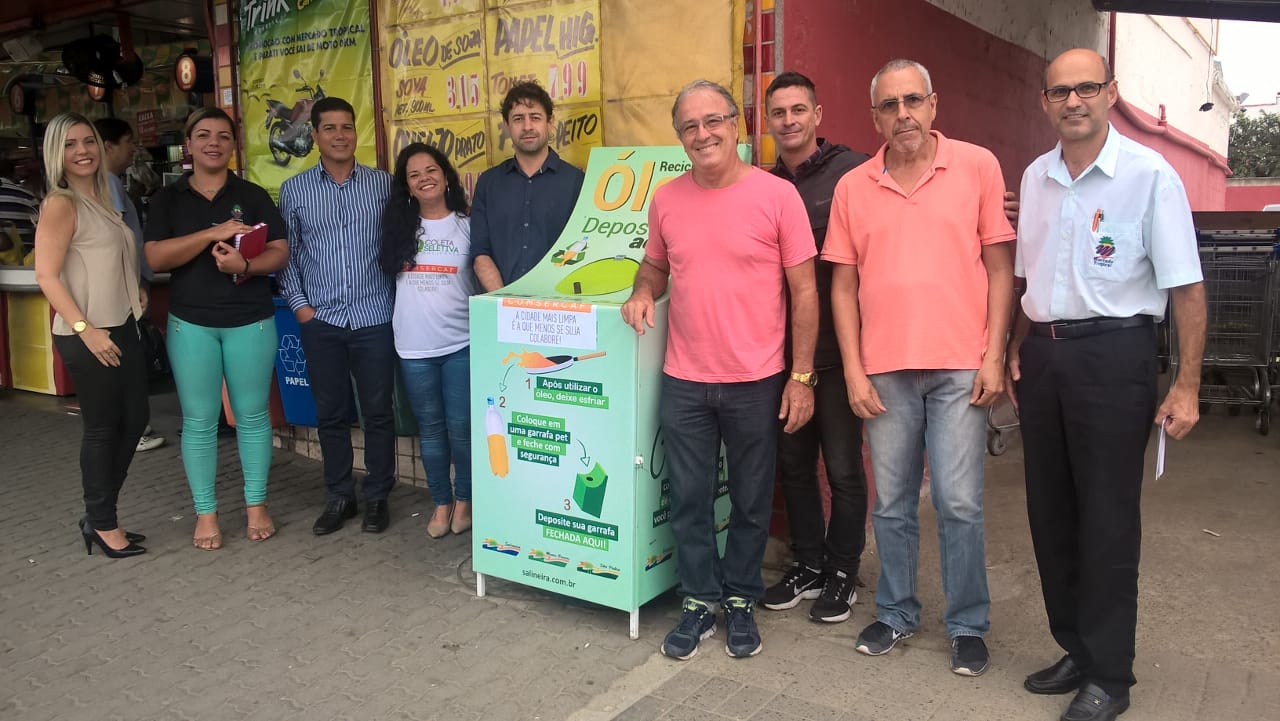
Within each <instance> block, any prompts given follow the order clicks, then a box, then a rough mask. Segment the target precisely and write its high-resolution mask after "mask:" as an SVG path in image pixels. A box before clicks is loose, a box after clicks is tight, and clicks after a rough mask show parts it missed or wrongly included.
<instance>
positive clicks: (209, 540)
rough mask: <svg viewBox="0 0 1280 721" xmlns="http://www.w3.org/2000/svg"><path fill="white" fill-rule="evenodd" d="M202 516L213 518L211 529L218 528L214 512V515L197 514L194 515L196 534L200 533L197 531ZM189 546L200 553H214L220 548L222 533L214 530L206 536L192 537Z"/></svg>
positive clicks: (216, 515) (216, 516)
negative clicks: (200, 551) (197, 549)
mask: <svg viewBox="0 0 1280 721" xmlns="http://www.w3.org/2000/svg"><path fill="white" fill-rule="evenodd" d="M204 516H213V523H214V526H213V527H214V528H215V529H216V528H217V527H218V514H217V513H216V512H215V513H198V514H196V533H199V532H200V531H199V528H200V518H201V517H204ZM191 545H193V546H195V547H196V548H199V549H200V550H202V551H216V550H218V549H219V548H222V531H221V530H215V531H214V532H213V533H211V534H209V535H207V536H199V535H197V536H193V537H192V538H191Z"/></svg>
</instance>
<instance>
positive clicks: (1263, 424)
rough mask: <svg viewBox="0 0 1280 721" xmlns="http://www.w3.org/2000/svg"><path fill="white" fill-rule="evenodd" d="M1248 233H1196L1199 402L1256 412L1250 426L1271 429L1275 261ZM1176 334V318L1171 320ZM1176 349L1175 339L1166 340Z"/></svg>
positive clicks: (1264, 431) (1231, 410) (1203, 406)
mask: <svg viewBox="0 0 1280 721" xmlns="http://www.w3.org/2000/svg"><path fill="white" fill-rule="evenodd" d="M1250 237H1251V236H1247V235H1246V236H1244V237H1242V236H1240V235H1238V234H1234V233H1227V234H1215V235H1213V236H1211V237H1210V238H1209V242H1206V238H1205V236H1202V237H1201V246H1200V265H1201V268H1202V269H1203V272H1204V288H1205V301H1206V309H1207V318H1206V321H1207V322H1206V328H1205V330H1206V332H1205V347H1204V360H1203V363H1202V365H1201V380H1200V406H1201V411H1202V412H1204V411H1207V410H1208V408H1209V407H1210V406H1214V405H1221V406H1225V407H1226V408H1227V411H1228V413H1232V414H1235V413H1239V412H1240V410H1241V409H1242V408H1254V409H1255V410H1256V412H1257V419H1256V421H1255V424H1254V425H1255V428H1257V430H1258V432H1259V433H1261V434H1263V435H1266V434H1267V433H1268V432H1269V431H1270V429H1271V409H1270V406H1271V383H1272V381H1271V375H1272V371H1271V361H1272V348H1273V346H1272V334H1273V329H1274V320H1273V316H1274V310H1273V306H1274V305H1275V298H1274V293H1275V292H1276V290H1275V286H1276V282H1275V277H1276V261H1274V260H1272V259H1271V257H1270V256H1271V247H1270V244H1266V245H1265V247H1264V246H1262V245H1260V244H1254V243H1251V242H1247V241H1248V240H1250ZM1173 328H1174V331H1175V333H1176V328H1177V325H1176V321H1175V323H1174V324H1173ZM1170 346H1171V354H1176V340H1171V342H1170Z"/></svg>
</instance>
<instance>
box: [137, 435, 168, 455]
mask: <svg viewBox="0 0 1280 721" xmlns="http://www.w3.org/2000/svg"><path fill="white" fill-rule="evenodd" d="M163 445H164V436H143V437H141V438H139V439H138V451H139V452H142V451H151V450H155V449H157V448H159V447H160V446H163Z"/></svg>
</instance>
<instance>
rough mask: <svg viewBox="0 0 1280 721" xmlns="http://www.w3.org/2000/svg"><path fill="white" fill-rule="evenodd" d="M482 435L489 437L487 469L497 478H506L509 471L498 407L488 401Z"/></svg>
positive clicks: (505, 441)
mask: <svg viewBox="0 0 1280 721" xmlns="http://www.w3.org/2000/svg"><path fill="white" fill-rule="evenodd" d="M484 434H485V435H486V436H488V437H489V469H490V470H492V471H493V475H495V476H497V477H498V478H506V477H507V472H508V471H509V470H510V463H509V461H508V460H507V436H506V434H505V433H503V423H502V416H501V415H499V414H498V407H497V406H495V405H494V404H493V398H490V399H489V407H488V408H486V409H485V411H484Z"/></svg>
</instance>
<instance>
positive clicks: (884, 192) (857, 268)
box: [822, 60, 1014, 676]
mask: <svg viewBox="0 0 1280 721" xmlns="http://www.w3.org/2000/svg"><path fill="white" fill-rule="evenodd" d="M871 102H872V107H871V117H872V120H873V121H874V122H875V125H876V128H877V129H878V130H879V131H880V133H881V135H883V137H884V138H885V141H886V143H885V145H884V146H883V147H881V148H880V152H879V153H877V155H876V157H874V158H872V159H871V160H869V161H867V162H866V163H863V164H862V165H861V166H859V167H857V168H855V169H854V170H852V171H850V172H849V173H848V174H846V175H845V176H844V177H843V178H841V179H840V182H839V183H838V184H837V185H836V190H835V195H834V198H833V200H832V208H831V221H830V225H829V227H828V230H827V239H826V244H825V245H824V246H823V253H822V258H823V259H824V260H828V261H831V262H832V263H835V264H836V267H835V271H834V273H833V277H832V288H831V295H832V301H831V306H832V312H833V315H834V318H835V325H836V335H837V336H838V337H839V339H840V354H841V357H842V358H843V360H844V368H845V371H844V372H845V379H846V382H847V384H848V388H849V404H850V406H852V407H853V411H854V412H855V413H857V414H858V416H860V417H861V418H864V419H866V429H867V439H868V441H869V443H870V446H871V466H872V470H873V471H874V472H875V487H876V502H875V508H874V509H873V511H872V526H873V527H874V529H875V534H876V546H877V548H878V550H879V555H880V579H879V582H878V585H877V588H876V607H877V611H878V612H877V618H876V621H875V622H874V623H872V624H870V625H869V626H867V627H866V628H865V629H863V631H862V633H861V634H860V635H859V636H858V640H857V643H856V648H857V650H858V651H860V652H862V653H865V654H867V655H871V656H879V655H881V654H885V653H888V652H889V651H890V650H892V649H893V647H894V645H895V644H896V643H897V642H898V641H899V640H901V639H904V638H906V637H908V636H911V635H912V634H913V633H914V632H915V630H916V628H917V627H918V626H919V624H920V601H919V598H918V597H917V595H916V573H915V571H916V566H917V560H918V558H917V557H918V555H919V554H918V549H919V542H920V539H919V520H918V514H917V508H918V506H919V501H920V483H921V479H922V476H923V471H924V454H925V452H926V451H927V453H928V459H929V469H930V472H931V478H932V496H933V505H934V508H936V509H937V512H938V536H939V545H940V546H941V561H942V590H943V593H944V595H945V596H946V598H947V608H946V612H945V615H944V619H945V621H946V624H947V635H948V636H949V637H950V639H951V670H952V671H954V672H956V673H958V674H961V675H965V676H977V675H979V674H981V673H983V672H984V671H986V669H987V666H988V664H989V662H990V655H989V653H988V651H987V647H986V643H985V642H984V641H983V640H982V636H983V635H984V634H986V632H987V630H988V629H989V628H990V623H989V621H988V617H987V614H988V610H989V608H990V606H991V597H990V594H989V592H988V590H987V572H986V565H985V564H986V561H985V558H986V555H985V549H984V540H983V520H982V486H983V462H984V454H985V440H986V437H985V436H986V414H985V407H986V406H989V405H990V404H991V403H992V402H994V401H995V400H996V399H997V398H998V397H999V396H1000V394H1001V392H1003V390H1004V371H1003V367H1004V346H1005V335H1006V332H1007V331H1008V326H1009V317H1010V311H1011V308H1012V298H1013V260H1012V256H1011V255H1010V250H1009V241H1012V240H1013V238H1014V233H1013V228H1012V226H1010V224H1009V221H1008V219H1007V218H1006V217H1005V211H1004V192H1005V190H1004V178H1003V176H1002V174H1001V171H1000V164H999V162H997V161H996V158H995V156H994V155H992V154H991V152H990V151H988V150H986V149H985V148H980V147H978V146H976V145H971V144H969V143H964V142H960V141H958V140H950V139H948V138H947V137H945V136H943V135H942V133H939V132H937V131H932V130H931V125H932V123H933V119H934V116H935V113H936V111H937V105H938V96H937V95H936V94H935V93H934V92H933V87H932V85H931V83H930V80H929V72H928V71H927V70H926V69H925V68H924V67H923V66H921V65H920V64H919V63H915V62H912V61H909V60H895V61H893V62H890V63H889V64H887V65H885V66H884V67H883V68H882V69H881V70H880V71H879V72H878V73H876V75H875V78H874V79H873V80H872V81H871Z"/></svg>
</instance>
